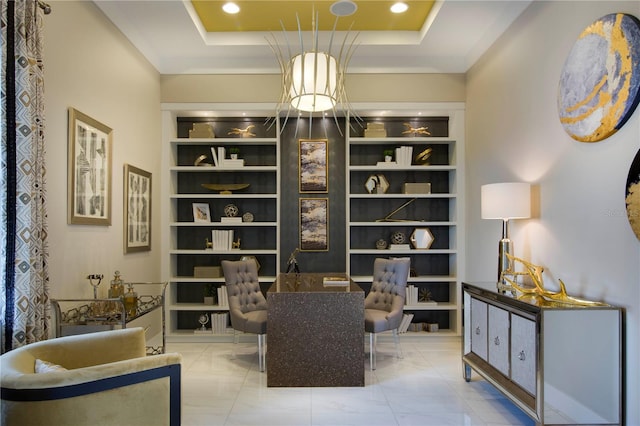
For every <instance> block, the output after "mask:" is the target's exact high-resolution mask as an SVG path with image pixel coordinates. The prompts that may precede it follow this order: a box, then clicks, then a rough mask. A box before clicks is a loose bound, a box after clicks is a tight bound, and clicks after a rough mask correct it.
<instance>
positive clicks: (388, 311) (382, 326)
mask: <svg viewBox="0 0 640 426" xmlns="http://www.w3.org/2000/svg"><path fill="white" fill-rule="evenodd" d="M410 264H411V260H410V259H409V258H396V259H381V258H378V259H376V260H375V262H374V263H373V283H372V284H371V290H370V291H369V294H367V297H366V298H365V300H364V330H365V331H366V332H368V333H369V364H370V366H371V369H372V370H375V369H376V340H377V339H376V337H377V336H376V334H377V333H380V332H382V331H388V330H392V331H393V339H394V342H395V345H396V355H397V356H398V358H402V350H401V348H400V342H399V339H398V327H399V326H400V322H401V321H402V316H403V308H404V298H405V289H406V287H407V279H408V278H409V267H410Z"/></svg>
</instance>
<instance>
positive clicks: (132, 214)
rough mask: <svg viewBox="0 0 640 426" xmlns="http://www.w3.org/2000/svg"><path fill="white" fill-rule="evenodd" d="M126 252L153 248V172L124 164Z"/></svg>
mask: <svg viewBox="0 0 640 426" xmlns="http://www.w3.org/2000/svg"><path fill="white" fill-rule="evenodd" d="M123 206H124V212H123V213H124V252H125V253H135V252H141V251H149V250H151V173H149V172H146V171H144V170H142V169H139V168H137V167H134V166H132V165H130V164H125V165H124V202H123Z"/></svg>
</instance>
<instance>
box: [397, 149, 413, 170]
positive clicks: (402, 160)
mask: <svg viewBox="0 0 640 426" xmlns="http://www.w3.org/2000/svg"><path fill="white" fill-rule="evenodd" d="M412 155H413V147H412V146H400V147H398V148H396V163H398V166H410V165H411V156H412Z"/></svg>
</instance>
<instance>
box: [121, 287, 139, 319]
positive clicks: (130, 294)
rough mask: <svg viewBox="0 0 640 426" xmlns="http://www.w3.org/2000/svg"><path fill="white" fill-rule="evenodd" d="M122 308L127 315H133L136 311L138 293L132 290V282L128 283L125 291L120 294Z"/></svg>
mask: <svg viewBox="0 0 640 426" xmlns="http://www.w3.org/2000/svg"><path fill="white" fill-rule="evenodd" d="M122 301H123V302H124V310H125V311H126V313H127V316H128V317H133V316H135V315H136V313H137V312H138V293H136V292H135V291H134V290H133V284H129V288H128V290H127V292H126V293H125V294H124V296H122Z"/></svg>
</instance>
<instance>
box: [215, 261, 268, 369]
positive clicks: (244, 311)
mask: <svg viewBox="0 0 640 426" xmlns="http://www.w3.org/2000/svg"><path fill="white" fill-rule="evenodd" d="M221 264H222V271H223V272H224V280H225V283H226V285H227V295H228V297H229V315H230V317H231V327H233V333H234V336H233V337H234V343H238V331H241V332H243V333H253V334H257V335H258V357H259V365H260V371H264V369H265V364H266V363H265V358H266V351H265V336H266V334H267V300H266V299H265V297H264V295H263V294H262V291H261V290H260V283H259V282H258V265H256V262H255V260H254V259H249V260H238V261H230V260H223V261H222V262H221Z"/></svg>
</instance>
